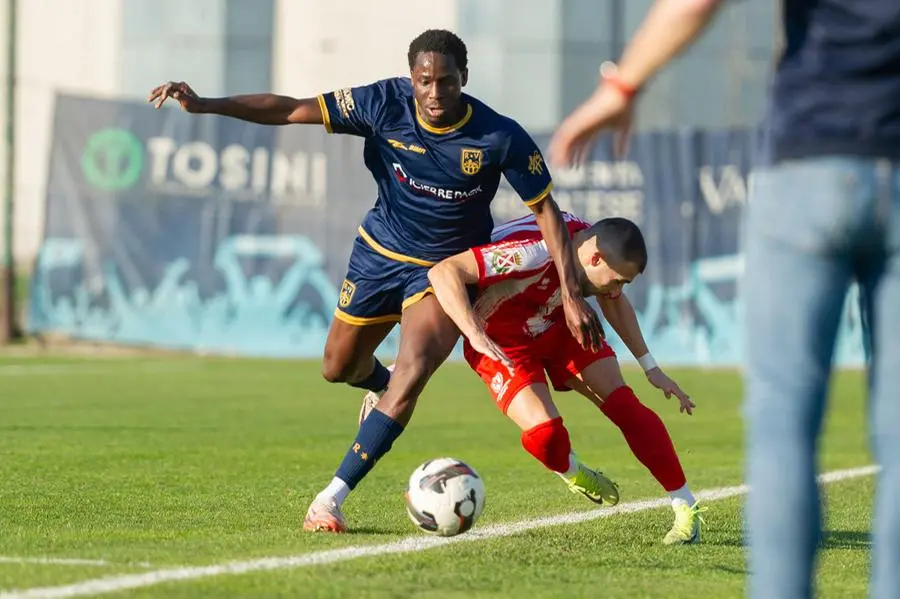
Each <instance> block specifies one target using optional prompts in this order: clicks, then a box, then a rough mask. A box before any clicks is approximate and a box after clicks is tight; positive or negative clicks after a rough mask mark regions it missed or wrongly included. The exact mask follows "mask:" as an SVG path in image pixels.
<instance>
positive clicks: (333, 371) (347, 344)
mask: <svg viewBox="0 0 900 599" xmlns="http://www.w3.org/2000/svg"><path fill="white" fill-rule="evenodd" d="M394 326H395V323H394V322H383V323H376V324H362V325H359V324H350V323H348V322H345V321H343V320H339V319H337V318H335V319H334V320H332V322H331V326H330V327H329V329H328V339H327V340H326V342H325V354H324V357H323V360H322V375H323V376H324V377H325V378H326V379H327V380H329V381H331V382H333V383H337V382H345V381H351V382H352V381H355V380H356V379H358V378H361V377H365V376H367V375H368V374H369V372H370V369H371V367H372V364H373V362H372V359H373V356H374V355H375V350H376V349H378V346H379V345H381V343H382V342H383V341H384V340H385V338H386V337H387V336H388V334H389V333H390V332H391V329H393V328H394ZM363 371H365V372H363Z"/></svg>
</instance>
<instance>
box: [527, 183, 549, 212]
mask: <svg viewBox="0 0 900 599" xmlns="http://www.w3.org/2000/svg"><path fill="white" fill-rule="evenodd" d="M552 190H553V182H552V181H551V182H550V183H549V184H548V185H547V187H545V188H544V191H542V192H541V193H539V194H537V195H536V196H534V198H532V199H530V200H527V201H526V202H525V205H526V206H528V207H529V208H530V207H532V206H534V205H535V204H540V203H541V202H542V201H544V200H545V199H546V198H547V196H548V195H550V192H551V191H552Z"/></svg>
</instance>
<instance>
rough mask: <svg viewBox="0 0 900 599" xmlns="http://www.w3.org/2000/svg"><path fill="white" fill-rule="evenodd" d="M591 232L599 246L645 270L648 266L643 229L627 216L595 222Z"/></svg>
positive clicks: (640, 270) (639, 270) (641, 270)
mask: <svg viewBox="0 0 900 599" xmlns="http://www.w3.org/2000/svg"><path fill="white" fill-rule="evenodd" d="M590 234H591V236H592V237H594V238H595V239H596V240H597V247H598V248H601V249H603V250H606V251H607V252H610V253H611V254H613V255H615V256H616V257H617V258H620V259H622V260H623V261H625V262H629V263H631V264H634V265H635V266H637V267H638V272H639V273H642V272H644V269H645V268H646V267H647V244H646V243H645V242H644V235H643V234H642V233H641V229H640V228H639V227H638V226H637V225H636V224H634V223H633V222H632V221H630V220H628V219H627V218H621V217H611V218H604V219H603V220H601V221H598V222H596V223H594V225H593V226H592V227H591V229H590Z"/></svg>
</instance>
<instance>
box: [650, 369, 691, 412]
mask: <svg viewBox="0 0 900 599" xmlns="http://www.w3.org/2000/svg"><path fill="white" fill-rule="evenodd" d="M647 380H648V381H650V384H651V385H653V386H654V387H656V388H657V389H659V390H660V391H662V392H663V393H664V394H665V396H666V399H669V398H671V397H672V396H673V395H674V396H675V397H677V398H678V401H679V402H680V403H681V406H680V407H679V409H678V411H679V412H687V413H688V415H691V414H693V413H694V408H695V407H696V406H695V405H694V402H692V401H691V398H690V397H688V395H687V393H685V392H684V391H682V390H681V387H679V386H678V383H676V382H675V381H673V380H672V379H670V378H669V377H668V376H666V373H665V372H663V371H662V370H661V369H660V368H659V367H656V368H652V369H650V370H648V371H647Z"/></svg>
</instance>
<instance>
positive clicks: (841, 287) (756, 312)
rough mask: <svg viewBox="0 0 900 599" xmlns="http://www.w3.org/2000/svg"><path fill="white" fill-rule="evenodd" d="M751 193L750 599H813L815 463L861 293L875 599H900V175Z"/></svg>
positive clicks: (817, 520)
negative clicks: (844, 327) (839, 341)
mask: <svg viewBox="0 0 900 599" xmlns="http://www.w3.org/2000/svg"><path fill="white" fill-rule="evenodd" d="M754 183H755V184H754V189H753V193H752V196H751V201H750V206H749V208H748V218H747V263H746V268H747V270H746V274H745V277H744V289H743V293H744V302H745V306H746V321H745V326H746V338H747V343H748V345H747V352H748V353H747V369H746V379H747V380H746V393H747V397H746V403H745V406H744V410H745V415H746V418H747V425H748V429H747V444H748V447H747V460H748V463H747V476H748V482H749V484H750V488H751V490H750V494H749V496H748V499H747V509H746V518H747V531H748V541H749V568H750V578H749V583H748V584H749V588H748V594H749V596H750V597H753V598H754V599H782V598H783V599H797V598H804V597H810V596H812V591H813V583H812V578H813V572H814V564H815V555H816V547H817V545H818V542H819V539H820V537H821V507H820V498H819V494H818V488H817V485H816V482H815V476H816V473H817V457H816V449H817V446H818V437H819V432H820V430H821V425H822V417H823V415H824V412H825V407H826V406H825V403H826V394H827V387H828V379H829V375H830V371H831V361H832V355H833V352H834V346H835V340H836V336H837V331H838V325H839V321H840V318H841V311H842V306H843V302H844V299H845V296H846V293H847V290H848V288H849V286H850V285H851V283H852V282H854V281H856V282H858V283H859V284H860V287H861V291H862V293H861V294H860V296H861V298H862V302H863V303H864V304H865V305H864V306H863V313H864V314H865V316H866V318H867V319H868V323H867V324H868V325H869V327H868V328H869V331H868V335H870V339H869V341H870V342H871V343H872V347H871V356H870V359H869V363H870V368H871V370H870V373H869V435H870V440H871V444H872V449H873V451H874V454H875V459H876V460H877V462H878V463H879V464H880V465H881V467H882V469H881V471H880V473H879V474H878V480H877V488H878V491H877V499H876V506H875V516H874V524H873V529H874V530H873V547H872V578H871V585H870V596H871V597H873V598H877V599H888V598H891V599H894V598H896V597H900V163H896V164H892V163H890V162H889V161H884V160H875V159H864V158H852V157H846V158H843V157H841V158H838V157H830V158H815V159H807V160H799V161H790V162H785V163H782V164H780V165H778V166H775V167H771V168H768V169H765V170H763V171H761V172H759V173H757V175H756V177H755V181H754ZM836 400H837V401H840V398H836Z"/></svg>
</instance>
